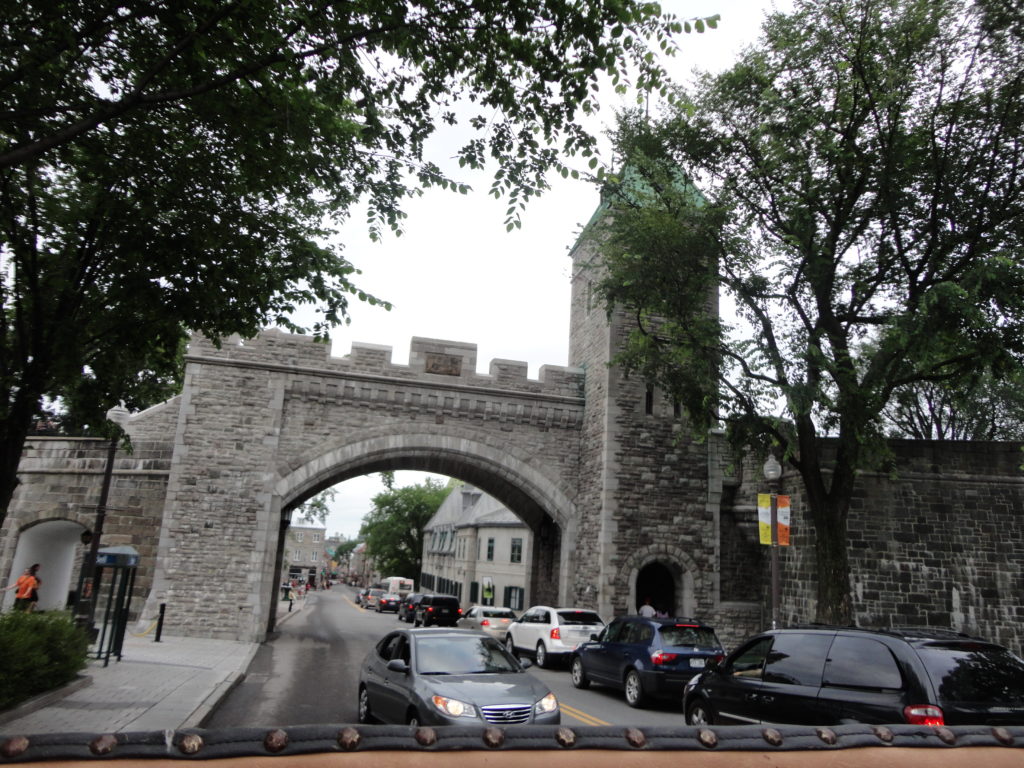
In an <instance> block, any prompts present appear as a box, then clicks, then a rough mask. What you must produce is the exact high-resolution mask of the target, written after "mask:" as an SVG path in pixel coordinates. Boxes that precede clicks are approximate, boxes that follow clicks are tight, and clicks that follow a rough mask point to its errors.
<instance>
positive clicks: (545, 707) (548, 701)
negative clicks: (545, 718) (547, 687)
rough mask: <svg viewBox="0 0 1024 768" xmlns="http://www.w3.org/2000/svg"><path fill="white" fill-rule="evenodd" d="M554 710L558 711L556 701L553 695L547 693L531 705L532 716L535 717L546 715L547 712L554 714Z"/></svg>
mask: <svg viewBox="0 0 1024 768" xmlns="http://www.w3.org/2000/svg"><path fill="white" fill-rule="evenodd" d="M556 709H558V699H556V698H555V694H553V693H549V694H548V695H547V696H545V697H544V698H543V699H541V700H540V701H538V702H537V703H536V704H534V705H533V711H534V714H537V715H546V714H547V713H548V712H554V711H555V710H556Z"/></svg>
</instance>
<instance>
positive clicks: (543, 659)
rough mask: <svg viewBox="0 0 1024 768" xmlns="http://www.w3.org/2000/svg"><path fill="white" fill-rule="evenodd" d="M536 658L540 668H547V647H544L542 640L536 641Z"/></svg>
mask: <svg viewBox="0 0 1024 768" xmlns="http://www.w3.org/2000/svg"><path fill="white" fill-rule="evenodd" d="M536 658H537V666H538V667H540V668H541V669H547V668H548V664H549V663H550V661H551V660H550V659H549V658H548V649H547V648H545V647H544V643H543V642H540V643H537V653H536Z"/></svg>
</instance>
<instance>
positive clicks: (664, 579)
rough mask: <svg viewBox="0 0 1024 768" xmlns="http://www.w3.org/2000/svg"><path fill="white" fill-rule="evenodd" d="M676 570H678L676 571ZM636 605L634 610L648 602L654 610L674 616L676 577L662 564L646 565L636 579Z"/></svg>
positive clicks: (675, 613) (675, 612)
mask: <svg viewBox="0 0 1024 768" xmlns="http://www.w3.org/2000/svg"><path fill="white" fill-rule="evenodd" d="M676 570H678V569H676ZM634 591H635V592H636V596H637V603H638V605H637V606H636V607H635V610H637V611H639V610H640V606H642V605H643V604H644V603H646V602H647V601H648V600H649V601H650V603H651V605H652V606H654V609H655V610H656V611H658V612H659V613H664V614H665V615H666V616H676V615H677V611H676V575H675V574H674V573H673V572H672V569H670V568H669V567H668V566H666V565H665V564H664V563H660V562H654V563H648V564H647V565H645V566H644V567H643V568H641V569H640V572H639V573H638V574H637V577H636V587H635V590H634Z"/></svg>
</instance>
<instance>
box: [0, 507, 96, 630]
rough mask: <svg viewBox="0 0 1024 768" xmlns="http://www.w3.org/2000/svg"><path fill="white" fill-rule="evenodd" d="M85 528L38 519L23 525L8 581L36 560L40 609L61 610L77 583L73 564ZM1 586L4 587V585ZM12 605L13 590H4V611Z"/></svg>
mask: <svg viewBox="0 0 1024 768" xmlns="http://www.w3.org/2000/svg"><path fill="white" fill-rule="evenodd" d="M84 530H85V528H84V527H83V526H82V525H81V524H79V523H75V522H72V521H71V520H41V521H39V522H36V523H32V524H31V525H28V526H26V527H25V528H23V529H22V530H21V532H20V533H19V535H18V544H17V547H16V549H15V551H14V560H13V562H12V566H11V583H13V582H14V579H16V578H17V577H18V576H20V575H21V573H22V571H24V570H25V569H26V568H28V567H29V566H30V565H32V564H33V563H39V565H40V569H39V581H40V584H39V603H38V604H37V606H36V609H37V610H40V611H59V610H63V609H64V608H65V607H66V606H67V604H68V599H69V597H70V592H71V590H73V589H75V587H76V586H77V583H78V574H77V573H76V572H75V565H76V564H81V558H82V555H83V553H84V549H85V547H84V545H83V544H82V541H81V535H82V531H84ZM4 586H7V585H6V584H5V585H4ZM13 604H14V590H9V591H7V592H5V593H4V602H3V607H4V610H8V609H9V608H10V607H11V606H12V605H13Z"/></svg>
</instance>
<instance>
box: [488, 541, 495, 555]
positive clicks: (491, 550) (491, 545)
mask: <svg viewBox="0 0 1024 768" xmlns="http://www.w3.org/2000/svg"><path fill="white" fill-rule="evenodd" d="M487 559H488V560H493V559H494V539H488V540H487Z"/></svg>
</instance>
